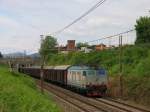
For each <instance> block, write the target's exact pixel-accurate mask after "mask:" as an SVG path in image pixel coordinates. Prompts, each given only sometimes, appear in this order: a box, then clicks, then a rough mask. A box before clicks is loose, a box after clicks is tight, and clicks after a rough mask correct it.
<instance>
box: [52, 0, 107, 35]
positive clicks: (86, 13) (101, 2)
mask: <svg viewBox="0 0 150 112" xmlns="http://www.w3.org/2000/svg"><path fill="white" fill-rule="evenodd" d="M105 1H106V0H100V1H99V2H98V3H96V4H95V5H94V6H92V7H91V8H90V9H89V10H88V11H86V12H85V13H84V14H82V15H81V16H80V17H78V18H77V19H75V20H74V21H72V22H71V23H69V24H68V25H66V26H65V27H63V28H62V29H60V30H58V31H56V32H54V33H52V34H50V35H56V34H60V33H62V32H63V31H65V30H66V29H67V28H69V27H70V26H72V25H73V24H75V23H77V22H78V21H79V20H81V19H82V18H83V17H85V16H87V15H88V14H89V13H91V12H92V11H94V10H95V9H96V8H98V7H99V6H100V5H102V4H103V3H104V2H105Z"/></svg>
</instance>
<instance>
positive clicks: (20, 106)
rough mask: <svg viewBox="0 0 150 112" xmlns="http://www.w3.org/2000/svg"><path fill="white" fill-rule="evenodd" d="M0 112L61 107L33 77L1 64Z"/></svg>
mask: <svg viewBox="0 0 150 112" xmlns="http://www.w3.org/2000/svg"><path fill="white" fill-rule="evenodd" d="M0 112H59V108H58V107H57V105H56V104H55V103H54V102H53V101H52V98H50V97H49V96H48V95H42V94H41V93H40V91H39V90H38V89H37V88H36V85H35V83H34V81H33V80H32V79H31V78H29V77H27V76H24V75H23V74H19V73H17V74H16V73H10V72H9V71H8V69H7V67H4V66H1V65H0Z"/></svg>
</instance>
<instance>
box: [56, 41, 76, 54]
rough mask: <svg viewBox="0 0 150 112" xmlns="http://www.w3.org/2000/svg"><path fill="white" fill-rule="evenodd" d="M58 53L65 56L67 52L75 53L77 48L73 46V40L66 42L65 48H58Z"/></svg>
mask: <svg viewBox="0 0 150 112" xmlns="http://www.w3.org/2000/svg"><path fill="white" fill-rule="evenodd" d="M57 49H58V51H59V52H61V53H64V54H67V53H68V52H72V51H76V50H77V48H76V46H75V40H68V41H67V45H66V46H58V47H57Z"/></svg>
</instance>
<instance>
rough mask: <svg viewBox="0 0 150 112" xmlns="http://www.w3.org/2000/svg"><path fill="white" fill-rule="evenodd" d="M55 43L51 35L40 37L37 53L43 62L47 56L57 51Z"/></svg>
mask: <svg viewBox="0 0 150 112" xmlns="http://www.w3.org/2000/svg"><path fill="white" fill-rule="evenodd" d="M56 45H57V40H56V39H55V38H54V37H52V36H46V37H45V39H42V41H41V47H40V50H39V53H40V55H41V58H42V61H43V62H44V63H45V61H47V59H48V57H49V56H51V55H52V54H55V53H57V49H56Z"/></svg>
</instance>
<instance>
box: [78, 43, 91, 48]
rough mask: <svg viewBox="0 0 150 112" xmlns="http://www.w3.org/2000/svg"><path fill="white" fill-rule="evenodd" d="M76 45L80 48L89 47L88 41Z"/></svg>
mask: <svg viewBox="0 0 150 112" xmlns="http://www.w3.org/2000/svg"><path fill="white" fill-rule="evenodd" d="M76 47H77V48H78V49H80V48H81V47H89V45H88V43H82V42H79V43H77V44H76Z"/></svg>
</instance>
